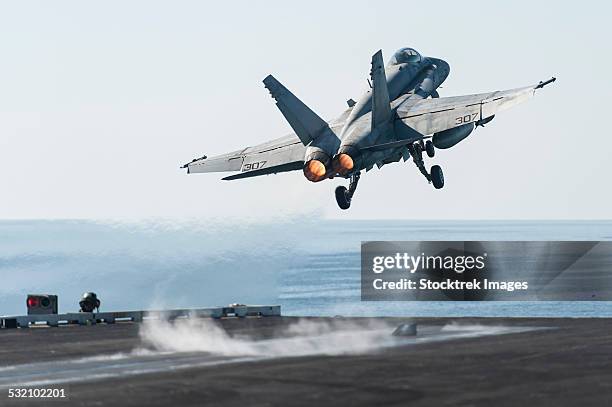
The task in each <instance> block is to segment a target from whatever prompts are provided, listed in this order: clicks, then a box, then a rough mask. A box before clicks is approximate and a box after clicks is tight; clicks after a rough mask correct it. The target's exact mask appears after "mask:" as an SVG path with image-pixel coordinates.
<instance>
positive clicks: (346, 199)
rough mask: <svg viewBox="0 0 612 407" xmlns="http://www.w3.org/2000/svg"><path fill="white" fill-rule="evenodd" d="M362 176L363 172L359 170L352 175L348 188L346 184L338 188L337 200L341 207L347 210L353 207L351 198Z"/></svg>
mask: <svg viewBox="0 0 612 407" xmlns="http://www.w3.org/2000/svg"><path fill="white" fill-rule="evenodd" d="M360 176H361V173H360V172H359V171H357V172H356V173H354V174H353V175H351V182H350V184H349V187H348V189H346V187H344V186H340V187H338V188H336V202H338V206H339V207H340V209H344V210H346V209H348V208H350V207H351V199H352V198H353V194H354V193H355V190H356V189H357V183H358V182H359V177H360Z"/></svg>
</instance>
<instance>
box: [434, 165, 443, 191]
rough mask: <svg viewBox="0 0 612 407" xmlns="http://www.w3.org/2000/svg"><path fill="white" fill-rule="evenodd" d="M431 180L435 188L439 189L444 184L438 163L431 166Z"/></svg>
mask: <svg viewBox="0 0 612 407" xmlns="http://www.w3.org/2000/svg"><path fill="white" fill-rule="evenodd" d="M431 182H432V183H433V186H434V188H435V189H440V188H442V187H443V186H444V173H442V168H441V167H440V166H439V165H434V166H433V167H431Z"/></svg>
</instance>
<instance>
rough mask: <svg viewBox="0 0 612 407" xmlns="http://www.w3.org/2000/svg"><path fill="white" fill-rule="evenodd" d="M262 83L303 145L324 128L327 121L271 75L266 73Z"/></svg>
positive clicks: (314, 137)
mask: <svg viewBox="0 0 612 407" xmlns="http://www.w3.org/2000/svg"><path fill="white" fill-rule="evenodd" d="M263 83H264V85H265V87H266V88H267V89H268V90H269V91H270V94H271V95H272V97H273V98H274V100H276V106H277V107H278V109H279V110H280V111H281V113H282V114H283V116H285V119H287V121H288V122H289V124H290V125H291V127H292V128H293V131H295V134H297V136H298V137H299V138H300V140H301V141H302V144H304V145H305V146H306V145H308V144H309V143H310V142H312V141H313V140H314V139H316V138H317V137H318V136H319V135H320V134H322V133H323V131H324V130H325V129H327V128H328V125H327V122H325V120H323V119H321V118H320V117H319V116H318V115H317V114H316V113H315V112H313V111H312V110H310V108H309V107H308V106H306V105H305V104H304V102H302V101H301V100H300V99H298V98H297V97H296V96H295V95H294V94H293V93H291V92H290V91H289V90H288V89H287V88H285V87H284V86H283V85H282V84H281V83H280V82H279V81H277V80H276V78H274V77H273V76H272V75H268V76H267V77H266V78H265V79H264V80H263Z"/></svg>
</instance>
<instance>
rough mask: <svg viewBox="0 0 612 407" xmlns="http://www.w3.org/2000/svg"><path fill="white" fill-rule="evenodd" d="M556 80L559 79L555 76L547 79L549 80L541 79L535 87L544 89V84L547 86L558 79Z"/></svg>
mask: <svg viewBox="0 0 612 407" xmlns="http://www.w3.org/2000/svg"><path fill="white" fill-rule="evenodd" d="M556 80H557V78H556V77H554V76H553V77H552V78H550V79H549V80H547V81H540V83H538V84H537V86H536V87H535V88H536V89H542V88H543V87H544V86H546V85H548V84H550V83H553V82H554V81H556Z"/></svg>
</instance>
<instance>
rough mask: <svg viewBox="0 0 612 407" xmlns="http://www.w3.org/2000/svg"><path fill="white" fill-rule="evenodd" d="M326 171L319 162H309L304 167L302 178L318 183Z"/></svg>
mask: <svg viewBox="0 0 612 407" xmlns="http://www.w3.org/2000/svg"><path fill="white" fill-rule="evenodd" d="M326 173H327V169H326V168H325V164H323V163H322V162H321V161H319V160H310V161H308V162H307V163H306V164H305V165H304V176H305V177H306V179H308V181H311V182H319V181H321V180H322V179H324V178H325V174H326Z"/></svg>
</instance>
